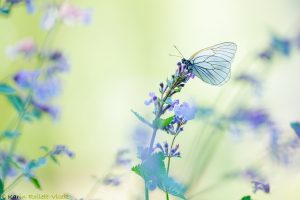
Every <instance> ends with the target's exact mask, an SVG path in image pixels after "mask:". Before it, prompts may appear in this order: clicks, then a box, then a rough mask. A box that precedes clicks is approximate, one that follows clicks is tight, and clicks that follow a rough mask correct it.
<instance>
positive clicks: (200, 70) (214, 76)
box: [182, 42, 237, 85]
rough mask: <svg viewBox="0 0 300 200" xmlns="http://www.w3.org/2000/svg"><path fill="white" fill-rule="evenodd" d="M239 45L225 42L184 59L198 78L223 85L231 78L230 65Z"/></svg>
mask: <svg viewBox="0 0 300 200" xmlns="http://www.w3.org/2000/svg"><path fill="white" fill-rule="evenodd" d="M236 49H237V46H236V44H235V43H232V42H224V43H221V44H217V45H214V46H211V47H208V48H206V49H202V50H200V51H197V52H196V53H194V54H193V55H192V56H191V57H190V59H185V58H183V59H182V63H183V64H185V65H186V66H187V69H188V70H189V71H191V72H192V73H193V74H194V75H196V76H197V77H198V78H200V79H201V80H203V81H204V82H206V83H209V84H211V85H223V84H224V83H226V82H227V81H228V80H229V78H230V65H231V62H232V60H233V57H234V55H235V52H236Z"/></svg>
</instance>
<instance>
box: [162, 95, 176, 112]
mask: <svg viewBox="0 0 300 200" xmlns="http://www.w3.org/2000/svg"><path fill="white" fill-rule="evenodd" d="M165 103H166V104H167V105H168V110H169V111H172V110H173V109H174V107H175V106H176V105H178V104H179V100H178V99H176V100H174V101H172V98H171V97H169V98H167V99H166V101H165Z"/></svg>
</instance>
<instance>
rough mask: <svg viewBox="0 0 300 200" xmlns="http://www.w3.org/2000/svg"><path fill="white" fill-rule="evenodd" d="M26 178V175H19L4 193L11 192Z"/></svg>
mask: <svg viewBox="0 0 300 200" xmlns="http://www.w3.org/2000/svg"><path fill="white" fill-rule="evenodd" d="M23 177H24V174H21V175H19V176H18V177H17V178H16V179H15V180H14V181H13V182H12V183H11V184H9V185H8V186H7V187H6V188H5V189H4V193H3V194H5V193H7V192H9V191H10V190H11V189H12V188H13V187H14V186H15V185H16V184H17V183H18V182H19V181H20V180H21V179H22V178H23Z"/></svg>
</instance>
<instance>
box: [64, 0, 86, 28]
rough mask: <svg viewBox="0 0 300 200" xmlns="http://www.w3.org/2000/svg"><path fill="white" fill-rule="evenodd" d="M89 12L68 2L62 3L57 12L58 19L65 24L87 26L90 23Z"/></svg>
mask: <svg viewBox="0 0 300 200" xmlns="http://www.w3.org/2000/svg"><path fill="white" fill-rule="evenodd" d="M91 13H92V12H91V10H90V9H81V8H78V7H76V6H74V5H72V4H70V3H68V2H64V3H63V4H62V5H61V7H60V10H59V14H60V17H61V18H62V20H63V21H64V22H65V23H66V24H76V23H82V24H89V23H90V22H91V16H92V14H91Z"/></svg>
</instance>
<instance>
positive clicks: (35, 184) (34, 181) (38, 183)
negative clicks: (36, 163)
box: [29, 177, 42, 190]
mask: <svg viewBox="0 0 300 200" xmlns="http://www.w3.org/2000/svg"><path fill="white" fill-rule="evenodd" d="M29 179H30V182H31V183H32V184H33V185H34V186H35V187H36V188H37V189H39V190H41V189H42V187H41V184H40V182H39V180H37V179H36V178H34V177H30V178H29Z"/></svg>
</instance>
